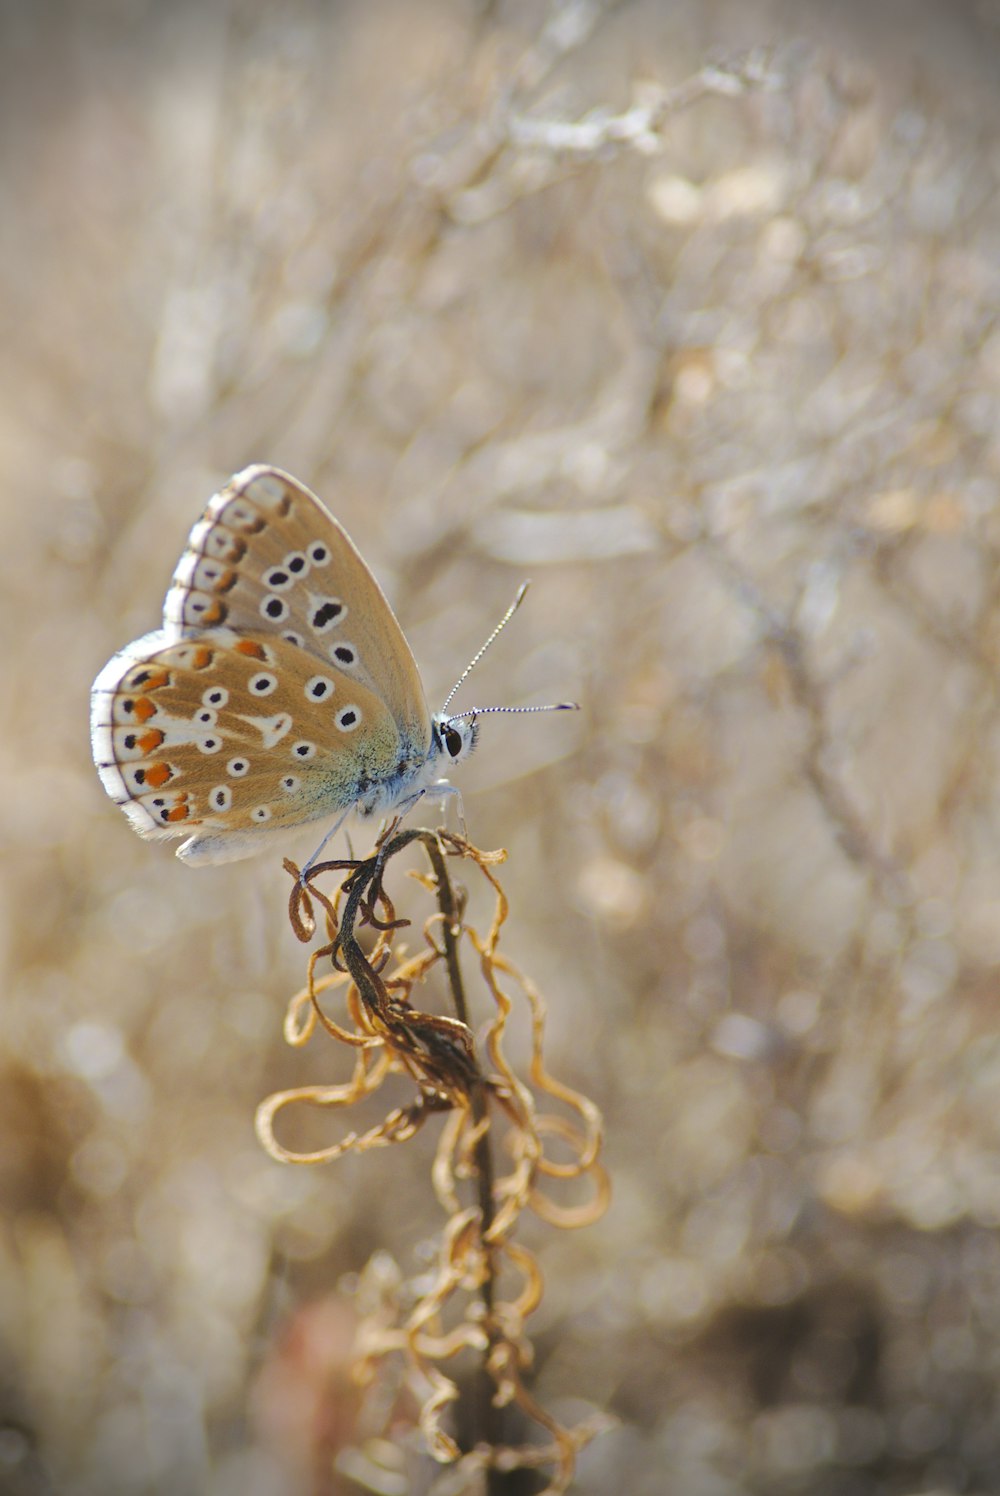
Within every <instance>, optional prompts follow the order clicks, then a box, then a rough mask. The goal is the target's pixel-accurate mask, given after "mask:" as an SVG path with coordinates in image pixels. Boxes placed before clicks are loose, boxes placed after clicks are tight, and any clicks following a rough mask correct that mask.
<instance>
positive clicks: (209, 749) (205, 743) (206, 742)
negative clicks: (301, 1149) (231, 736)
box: [198, 737, 222, 753]
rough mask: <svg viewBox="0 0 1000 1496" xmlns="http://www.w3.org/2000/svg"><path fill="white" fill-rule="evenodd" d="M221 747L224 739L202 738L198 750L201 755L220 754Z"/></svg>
mask: <svg viewBox="0 0 1000 1496" xmlns="http://www.w3.org/2000/svg"><path fill="white" fill-rule="evenodd" d="M221 747H222V739H221V738H217V737H208V738H202V739H201V740H200V741H199V743H198V750H199V752H201V753H218V751H219V749H220V748H221Z"/></svg>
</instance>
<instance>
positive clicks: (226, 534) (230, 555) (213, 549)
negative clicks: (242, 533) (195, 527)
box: [191, 529, 247, 565]
mask: <svg viewBox="0 0 1000 1496" xmlns="http://www.w3.org/2000/svg"><path fill="white" fill-rule="evenodd" d="M191 543H192V544H195V543H196V541H195V535H194V534H192V536H191ZM197 543H199V544H200V545H201V546H202V548H203V549H204V551H205V554H206V555H207V556H215V557H216V559H217V560H219V561H230V562H232V563H233V564H234V565H235V564H236V563H237V562H239V561H242V560H243V557H244V556H245V555H246V550H247V543H246V541H245V540H241V539H240V537H239V536H238V535H234V534H233V533H232V531H231V530H223V529H219V530H210V531H209V533H208V534H207V535H206V536H205V539H204V540H203V541H200V542H197Z"/></svg>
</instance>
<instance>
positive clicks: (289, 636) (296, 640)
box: [281, 629, 306, 649]
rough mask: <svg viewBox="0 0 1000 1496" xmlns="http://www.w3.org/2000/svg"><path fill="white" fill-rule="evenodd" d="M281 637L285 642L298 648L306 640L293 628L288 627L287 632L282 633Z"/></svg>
mask: <svg viewBox="0 0 1000 1496" xmlns="http://www.w3.org/2000/svg"><path fill="white" fill-rule="evenodd" d="M281 637H282V638H283V639H284V641H285V643H286V644H294V645H295V646H296V647H297V648H298V649H301V648H302V647H303V645H304V644H305V642H306V641H305V640H304V639H303V637H302V635H301V634H297V633H296V632H295V630H294V629H289V630H288V632H287V633H285V634H282V636H281Z"/></svg>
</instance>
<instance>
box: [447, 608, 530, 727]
mask: <svg viewBox="0 0 1000 1496" xmlns="http://www.w3.org/2000/svg"><path fill="white" fill-rule="evenodd" d="M530 586H531V583H530V582H522V583H521V585H520V587H519V588H518V589H517V596H516V597H515V599H514V601H513V602H512V603H511V605H510V607H509V608H508V609H507V611H506V613H505V614H504V615H503V617H502V618H501V620H500V622H499V623H498V624H497V626H496V628H495V629H494V630H493V632H492V634H491V635H490V637H489V638H488V639H487V641H486V643H485V644H484V645H483V647H482V649H480V650H478V651H477V653H476V654H474V655H473V656H472V659H471V660H470V661H469V663H468V664H467V665H466V667H465V669H464V670H463V671H462V673H461V675H460V676H459V677H458V680H457V681H456V682H455V684H454V685H453V686H452V688H451V690H450V691H449V692H448V695H447V697H446V699H445V703H444V706H443V707H442V708H441V710H442V712H446V711H447V710H448V703H449V702H450V701H452V700H453V699H454V696H455V692H456V691H457V690H458V688H459V686H461V685H462V683H463V681H465V679H466V678H467V677H468V676H469V675H470V674H471V673H472V671H473V670H475V668H476V666H477V665H478V664H479V661H480V660H481V659H482V657H483V655H484V654H485V653H486V651H487V650H488V649H489V647H490V645H491V644H492V643H493V641H494V639H495V638H496V636H497V635H498V634H499V632H500V630H501V629H502V628H504V627H505V626H506V625H507V624H508V623H509V622H510V620H511V619H512V618H513V616H514V614H515V613H516V612H517V610H518V608H519V607H520V606H521V603H522V602H523V601H524V594H525V593H526V592H527V590H528V588H529V587H530ZM489 710H492V708H489ZM524 710H534V709H533V708H524ZM471 715H472V713H470V712H460V713H459V717H468V716H471ZM451 721H453V722H456V721H458V718H457V717H452V718H451Z"/></svg>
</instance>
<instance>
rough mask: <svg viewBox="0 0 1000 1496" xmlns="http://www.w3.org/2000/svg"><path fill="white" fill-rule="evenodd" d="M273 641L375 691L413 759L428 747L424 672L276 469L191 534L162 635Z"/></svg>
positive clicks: (342, 540) (335, 536) (349, 556)
mask: <svg viewBox="0 0 1000 1496" xmlns="http://www.w3.org/2000/svg"><path fill="white" fill-rule="evenodd" d="M219 626H225V627H227V628H230V629H234V630H236V631H237V632H239V633H244V632H245V633H247V634H250V635H260V634H261V633H264V634H266V636H268V637H270V636H271V635H272V634H273V635H275V636H277V637H278V638H283V639H284V640H286V641H287V642H289V643H291V644H294V645H296V646H297V647H298V648H300V649H302V650H305V651H307V652H308V653H309V654H310V655H313V656H315V658H316V660H317V662H319V663H318V665H317V668H324V667H325V668H329V667H333V668H334V669H335V670H337V671H339V672H341V673H342V674H344V675H347V676H348V677H349V678H351V679H353V680H355V681H357V682H359V683H360V684H361V685H363V686H365V687H367V688H368V690H370V691H375V692H376V693H377V695H378V696H379V697H380V698H381V700H382V701H383V702H384V703H385V706H386V708H387V709H388V712H389V714H390V715H391V717H392V718H393V719H394V720H395V722H396V723H397V725H398V726H399V729H400V733H401V735H402V736H403V737H404V738H405V739H406V741H407V742H408V743H409V744H410V745H411V746H412V747H413V749H414V750H417V749H418V748H422V749H423V750H424V751H426V750H427V748H428V747H429V745H430V731H431V729H430V714H429V712H428V710H427V702H426V699H425V697H424V691H423V686H422V684H421V681H420V675H419V672H418V670H417V666H416V662H415V661H414V658H413V655H412V653H411V651H410V647H409V645H408V644H407V642H406V638H405V636H404V634H403V631H402V629H401V628H400V626H399V624H398V623H397V621H396V618H395V615H394V614H393V612H392V609H391V608H390V607H389V604H388V602H387V601H386V599H385V596H384V594H383V592H382V589H381V588H380V587H379V585H378V583H377V582H376V580H375V578H374V577H373V576H372V574H371V572H370V571H369V569H368V567H367V565H366V564H365V562H364V561H363V560H362V558H361V556H360V554H359V553H358V551H357V549H356V548H355V546H354V545H353V543H352V542H351V540H350V538H349V537H348V535H347V534H346V533H345V531H344V530H343V529H342V528H341V526H340V525H339V524H338V523H337V521H336V520H335V519H334V518H333V516H332V515H331V514H330V513H329V511H328V510H327V509H326V508H325V507H324V505H323V504H321V503H320V501H319V499H318V498H317V497H316V496H315V494H313V493H310V491H309V490H308V489H307V488H305V487H303V485H302V484H301V483H298V482H297V481H296V480H295V479H294V478H291V477H289V476H288V474H287V473H282V472H280V471H279V470H278V469H277V468H269V467H250V468H247V469H245V471H244V472H242V473H239V474H237V476H236V477H235V478H233V479H231V481H230V482H229V483H228V484H227V485H226V487H225V488H224V489H222V491H221V492H220V493H218V494H216V495H215V497H214V498H213V499H212V500H211V501H210V503H209V505H208V507H207V509H206V510H205V513H204V515H203V516H202V518H201V519H200V520H199V521H198V523H197V524H196V525H195V527H194V529H193V530H192V531H191V535H190V537H189V539H188V544H187V548H186V549H185V551H184V554H183V556H182V557H181V559H180V562H179V563H178V566H177V570H176V571H175V573H174V579H173V584H172V586H171V588H170V591H169V593H168V594H167V598H166V602H165V604H164V628H165V629H166V630H167V631H168V632H173V633H175V634H177V635H183V636H186V637H198V636H199V635H200V634H201V633H202V631H203V630H204V629H206V628H213V627H219Z"/></svg>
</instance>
